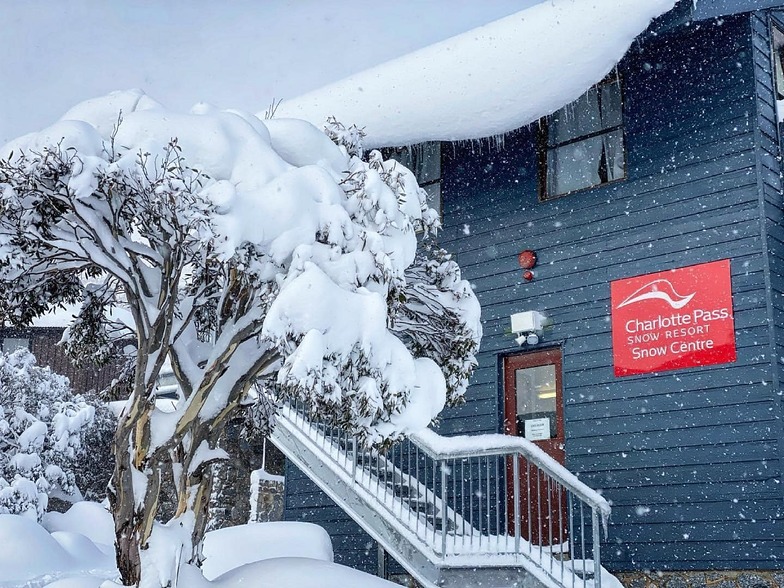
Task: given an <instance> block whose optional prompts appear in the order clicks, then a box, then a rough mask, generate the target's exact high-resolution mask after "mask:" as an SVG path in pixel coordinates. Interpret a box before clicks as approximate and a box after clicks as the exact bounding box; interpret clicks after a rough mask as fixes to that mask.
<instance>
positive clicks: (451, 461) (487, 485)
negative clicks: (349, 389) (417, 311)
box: [280, 402, 610, 588]
mask: <svg viewBox="0 0 784 588" xmlns="http://www.w3.org/2000/svg"><path fill="white" fill-rule="evenodd" d="M280 418H282V419H283V420H284V421H286V424H287V425H288V426H289V427H293V428H294V429H297V430H298V431H299V432H300V433H301V434H302V435H303V436H304V437H305V438H309V439H310V440H311V441H312V442H313V443H315V444H317V445H318V446H319V447H320V448H321V450H322V451H323V452H324V454H325V457H326V458H328V460H329V461H330V462H331V464H332V466H333V467H335V468H337V469H339V470H342V472H343V473H344V474H346V476H347V477H348V478H350V480H352V483H353V484H354V485H355V486H357V487H358V488H361V489H362V490H364V492H365V493H366V494H368V495H369V496H372V497H373V499H374V501H375V503H376V505H377V508H378V509H379V510H382V509H383V510H384V511H386V512H387V513H388V514H389V515H391V519H392V520H395V521H396V522H397V523H398V524H399V525H400V526H401V527H402V528H404V529H405V533H407V534H408V535H409V537H410V538H414V539H416V540H418V542H419V543H420V548H421V549H422V550H423V552H426V553H427V552H429V555H430V557H431V558H432V559H434V560H435V562H436V563H439V564H441V565H443V566H457V567H460V566H467V565H470V566H473V567H482V566H489V567H503V566H507V567H508V566H515V565H522V562H521V560H524V561H526V562H528V563H530V564H532V565H533V566H534V567H535V568H536V569H537V570H538V572H539V573H543V574H544V575H546V576H547V577H548V578H549V579H550V580H552V581H555V582H556V583H557V584H559V585H560V586H565V587H567V586H571V587H575V586H582V587H583V588H591V587H594V588H601V582H602V574H601V571H602V568H601V549H600V545H601V532H602V529H604V531H605V533H606V531H607V519H608V517H609V515H610V505H609V504H608V503H607V501H606V500H605V499H604V498H602V496H600V495H599V494H598V493H597V492H596V491H594V490H592V489H591V488H589V487H588V486H586V485H585V484H584V483H583V482H581V481H580V480H579V479H578V478H577V477H576V476H575V475H574V474H572V473H571V472H569V471H568V470H567V469H565V468H564V467H563V466H562V465H560V464H559V463H557V462H556V461H555V460H553V459H552V458H551V457H550V456H549V455H547V454H546V453H545V452H544V451H542V450H541V449H540V448H539V447H537V446H536V445H535V444H534V443H532V442H530V441H528V440H527V439H524V438H520V437H512V436H508V435H500V434H487V435H468V436H459V437H442V436H440V435H438V434H437V433H435V432H433V431H431V430H425V431H422V432H421V433H417V434H414V435H412V436H411V437H410V438H409V439H408V440H407V441H405V442H403V443H398V444H395V445H393V446H392V447H391V448H390V449H388V450H387V451H386V452H384V453H381V452H379V451H376V450H374V449H368V448H362V447H360V446H359V444H358V442H357V439H356V438H355V437H353V436H351V435H349V434H348V433H346V432H345V431H343V430H342V429H339V428H336V427H331V426H329V425H326V424H324V423H319V422H315V421H313V420H311V419H310V418H309V417H308V410H307V408H306V407H305V405H303V404H301V403H297V402H295V403H286V404H284V406H283V408H282V411H281V414H280Z"/></svg>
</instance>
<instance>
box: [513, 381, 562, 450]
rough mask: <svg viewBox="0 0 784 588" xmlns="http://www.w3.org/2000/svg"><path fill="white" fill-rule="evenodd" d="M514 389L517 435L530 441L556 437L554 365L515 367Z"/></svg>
mask: <svg viewBox="0 0 784 588" xmlns="http://www.w3.org/2000/svg"><path fill="white" fill-rule="evenodd" d="M515 391H516V396H517V399H516V402H517V431H518V435H521V436H524V437H526V438H528V439H532V440H536V439H551V438H553V437H555V436H556V435H557V430H556V425H557V423H556V388H555V366H554V365H540V366H536V367H530V368H524V369H518V370H515ZM543 427H544V429H543Z"/></svg>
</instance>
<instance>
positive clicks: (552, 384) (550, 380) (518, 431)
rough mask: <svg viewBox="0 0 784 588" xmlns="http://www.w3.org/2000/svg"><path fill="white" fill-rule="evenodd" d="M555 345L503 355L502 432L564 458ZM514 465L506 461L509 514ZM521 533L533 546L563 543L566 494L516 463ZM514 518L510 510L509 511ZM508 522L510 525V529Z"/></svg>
mask: <svg viewBox="0 0 784 588" xmlns="http://www.w3.org/2000/svg"><path fill="white" fill-rule="evenodd" d="M562 371H563V370H562V361H561V350H560V349H548V350H544V351H533V352H530V353H521V354H519V355H513V356H510V357H507V358H505V359H504V406H505V411H504V412H505V429H506V434H507V435H517V436H520V437H525V438H527V439H529V440H530V441H532V442H533V443H535V444H536V445H538V446H539V447H541V448H542V449H543V450H544V451H545V452H546V453H547V454H548V455H550V457H552V458H553V459H555V460H556V461H557V462H558V463H560V464H563V463H564V457H565V454H564V423H563V392H562V383H561V380H562ZM513 471H514V467H513V464H511V463H509V464H507V480H508V483H507V496H508V497H509V501H510V502H509V512H510V513H514V487H515V484H514V480H513V477H512V476H513ZM518 472H519V473H518V475H519V478H520V483H519V487H518V488H519V496H520V510H519V512H520V515H521V521H520V523H521V524H520V529H521V535H522V536H523V537H524V538H525V539H528V540H529V541H531V542H532V543H534V544H535V545H559V544H560V545H563V544H565V543H567V535H566V528H567V514H566V502H567V499H566V493H565V491H563V490H562V489H560V488H559V487H556V485H555V484H554V483H553V481H552V480H550V479H549V478H548V477H547V476H545V475H544V474H542V473H540V472H539V470H538V468H536V466H535V465H533V464H529V463H528V461H527V460H525V459H523V458H520V462H519V465H518ZM510 517H511V518H512V519H513V518H514V514H510ZM514 528H515V527H514V521H513V520H512V521H510V530H512V531H513V530H514Z"/></svg>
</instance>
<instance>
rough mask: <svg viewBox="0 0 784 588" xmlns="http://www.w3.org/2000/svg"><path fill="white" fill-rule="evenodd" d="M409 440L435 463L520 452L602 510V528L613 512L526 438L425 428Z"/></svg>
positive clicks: (605, 501)
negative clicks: (441, 432)
mask: <svg viewBox="0 0 784 588" xmlns="http://www.w3.org/2000/svg"><path fill="white" fill-rule="evenodd" d="M409 439H410V440H411V442H412V443H414V444H416V445H417V446H419V448H420V449H422V450H423V451H425V452H426V453H427V454H428V455H429V456H430V457H432V458H433V459H436V460H446V459H466V458H469V457H493V456H501V455H505V454H509V453H517V454H519V455H520V456H521V457H523V458H525V459H526V460H528V461H530V462H531V463H533V464H536V466H537V467H539V468H540V469H542V470H546V471H547V472H548V474H549V475H550V476H551V477H552V478H554V479H555V480H557V481H558V482H559V483H560V484H561V485H562V486H564V487H566V488H568V489H569V490H571V491H572V492H574V493H575V494H576V495H577V496H579V497H580V498H581V500H583V501H585V502H586V503H587V504H589V505H590V506H592V507H595V508H597V509H599V512H600V514H601V515H602V520H603V525H606V523H607V519H608V518H609V516H610V512H611V511H612V507H611V506H610V504H609V503H608V502H607V500H605V498H604V497H603V496H602V495H601V494H599V493H598V492H596V491H595V490H594V489H593V488H591V487H590V486H588V485H586V484H585V483H584V482H583V481H582V480H580V479H579V478H578V477H577V476H575V475H574V474H573V473H572V472H570V471H569V470H567V469H566V468H565V467H564V466H562V465H561V464H560V463H558V462H557V461H555V460H554V459H553V458H552V457H550V456H549V455H548V454H547V453H545V452H544V451H543V450H542V449H541V448H540V447H539V446H538V445H536V444H535V443H532V442H531V441H529V440H528V439H526V438H524V437H513V436H511V435H499V434H498V433H486V434H481V435H459V436H454V437H444V436H442V435H439V434H438V433H436V432H435V431H433V430H432V429H425V430H424V431H420V432H417V433H412V434H411V435H410V436H409Z"/></svg>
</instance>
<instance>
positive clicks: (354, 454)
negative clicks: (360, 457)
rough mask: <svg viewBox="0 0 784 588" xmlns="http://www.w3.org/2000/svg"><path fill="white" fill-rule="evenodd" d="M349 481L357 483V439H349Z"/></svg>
mask: <svg viewBox="0 0 784 588" xmlns="http://www.w3.org/2000/svg"><path fill="white" fill-rule="evenodd" d="M351 453H352V457H351V479H352V480H354V483H355V484H356V482H357V438H356V437H352V438H351Z"/></svg>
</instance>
